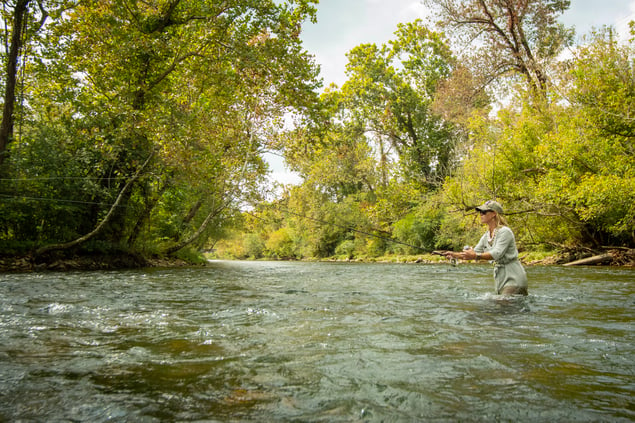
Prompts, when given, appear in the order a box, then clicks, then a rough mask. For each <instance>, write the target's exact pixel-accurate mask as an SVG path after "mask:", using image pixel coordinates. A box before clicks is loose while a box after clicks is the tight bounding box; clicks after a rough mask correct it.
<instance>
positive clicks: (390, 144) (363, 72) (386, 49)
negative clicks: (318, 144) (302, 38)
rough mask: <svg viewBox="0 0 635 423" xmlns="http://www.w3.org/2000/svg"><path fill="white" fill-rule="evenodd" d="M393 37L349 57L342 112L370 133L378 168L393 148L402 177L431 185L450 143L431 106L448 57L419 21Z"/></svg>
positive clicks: (443, 167)
mask: <svg viewBox="0 0 635 423" xmlns="http://www.w3.org/2000/svg"><path fill="white" fill-rule="evenodd" d="M395 35H396V39H395V40H394V41H391V42H390V43H389V44H387V45H384V46H382V47H381V48H378V47H377V46H375V45H372V44H365V45H360V46H358V47H355V48H354V49H353V50H351V51H350V52H349V53H348V59H349V63H348V65H347V68H346V69H347V74H348V76H349V79H348V80H347V81H346V83H345V84H344V85H343V86H342V90H341V107H342V109H343V111H344V113H345V117H346V119H348V121H349V122H351V124H352V125H356V126H358V127H359V128H360V129H361V130H362V131H363V132H371V133H372V134H374V136H375V139H376V140H377V143H378V149H379V151H380V155H381V157H380V160H381V162H382V164H383V163H384V162H385V161H386V158H385V157H386V156H389V155H390V151H389V149H390V148H392V149H394V152H395V153H396V155H397V157H398V158H399V160H400V167H401V169H402V171H403V173H404V175H405V176H406V177H407V178H414V179H416V180H419V181H420V183H422V184H423V185H427V186H436V185H437V184H438V183H439V182H440V181H441V180H442V179H443V178H444V177H445V175H447V172H448V171H449V165H450V162H451V156H452V150H453V143H452V139H451V133H452V132H451V126H450V125H448V124H447V122H444V121H443V119H442V118H441V117H440V116H439V115H436V114H435V113H433V112H432V109H431V105H432V102H433V100H434V97H435V92H436V89H437V87H438V86H439V83H440V82H441V81H443V80H444V79H445V78H447V77H448V76H449V74H450V72H451V69H452V65H453V57H452V54H451V52H450V50H449V47H448V46H447V44H446V43H445V41H444V39H443V37H442V35H441V34H438V33H435V32H432V31H430V30H428V29H427V28H426V27H424V26H423V25H422V23H421V21H415V22H413V23H409V24H400V25H399V27H398V30H397V31H396V33H395Z"/></svg>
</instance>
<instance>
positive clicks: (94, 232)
mask: <svg viewBox="0 0 635 423" xmlns="http://www.w3.org/2000/svg"><path fill="white" fill-rule="evenodd" d="M153 155H154V154H150V156H149V157H148V158H147V160H146V161H145V163H143V165H142V166H141V167H140V168H139V169H138V170H137V172H136V173H135V174H134V175H133V176H132V178H130V180H128V182H126V185H124V187H123V188H122V189H121V191H120V192H119V195H118V196H117V199H116V200H115V202H114V203H113V204H112V206H110V210H109V211H108V213H107V214H106V216H105V217H104V218H103V220H102V221H101V222H99V224H98V225H97V226H96V227H95V229H93V230H92V231H91V232H89V233H87V234H86V235H83V236H81V237H79V238H77V239H75V240H73V241H69V242H65V243H62V244H52V245H45V246H44V247H41V248H39V249H37V250H36V251H35V254H34V255H35V256H41V255H42V254H44V253H48V252H50V251H56V250H67V249H69V248H72V247H74V246H76V245H79V244H82V243H84V242H86V241H88V240H89V239H91V238H93V237H94V236H95V235H97V234H98V233H99V232H100V231H101V230H102V229H103V228H104V226H106V224H107V223H108V222H109V221H110V219H111V218H112V216H113V215H114V212H115V210H116V209H117V207H118V206H119V204H120V203H121V200H122V199H123V198H124V195H125V194H126V192H127V191H128V189H129V188H130V187H131V186H132V184H133V183H134V182H135V181H136V180H137V179H139V176H141V173H142V171H143V169H145V167H146V166H147V164H148V163H149V162H150V159H151V158H152V156H153Z"/></svg>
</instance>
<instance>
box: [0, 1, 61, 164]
mask: <svg viewBox="0 0 635 423" xmlns="http://www.w3.org/2000/svg"><path fill="white" fill-rule="evenodd" d="M31 3H35V2H34V1H31V0H16V1H15V3H14V5H13V12H12V13H11V14H7V13H6V9H4V10H3V12H5V13H2V15H1V19H2V22H4V24H5V25H4V28H5V29H6V32H5V34H4V37H3V38H4V39H5V46H6V45H7V44H8V45H9V47H8V49H7V48H6V47H5V52H6V53H7V55H6V69H5V73H4V76H5V85H4V103H3V107H2V122H1V123H0V165H2V163H3V162H4V159H5V157H6V154H7V146H8V145H9V143H10V142H11V141H12V140H13V135H14V134H13V132H14V131H13V129H14V122H15V103H16V84H17V76H18V69H19V68H18V61H19V58H20V52H21V51H23V50H24V49H25V47H26V45H25V44H27V43H28V42H29V38H32V37H33V36H34V34H35V33H37V31H39V30H40V29H41V28H42V26H43V25H44V22H45V21H46V19H47V18H48V12H47V8H48V6H49V5H48V4H47V3H48V2H46V1H43V0H40V1H38V2H37V6H38V9H37V11H35V12H34V13H32V14H31V13H29V6H30V4H31ZM7 4H8V2H4V6H6V5H7ZM52 6H55V7H57V8H64V7H65V6H64V2H56V3H54V4H53V5H52ZM9 19H11V24H10V25H8V24H7V21H8V20H9ZM32 27H33V28H32ZM8 40H10V41H8ZM7 41H8V42H7Z"/></svg>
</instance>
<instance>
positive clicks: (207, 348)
mask: <svg viewBox="0 0 635 423" xmlns="http://www.w3.org/2000/svg"><path fill="white" fill-rule="evenodd" d="M491 272H492V269H491V267H490V266H488V265H467V264H466V265H463V264H461V265H459V266H455V267H453V266H450V265H445V264H438V265H422V264H416V265H415V264H408V265H406V264H357V263H296V262H213V263H211V264H210V266H209V267H197V268H176V269H143V270H126V271H108V272H65V273H61V272H60V273H55V272H43V273H28V274H27V273H24V274H0V421H7V422H9V421H25V422H31V421H36V422H44V421H46V422H68V421H76V422H78V421H79V422H106V421H109V422H112V421H114V422H163V421H170V422H172V421H206V422H265V421H278V422H291V421H293V422H358V421H359V422H364V421H368V422H375V421H388V422H401V421H403V422H415V421H435V422H445V421H448V422H453V421H467V422H471V421H488V422H489V421H510V422H511V421H514V422H516V421H523V422H534V421H535V422H547V421H548V422H559V421H561V422H574V421H575V422H597V421H610V422H632V421H635V403H634V400H633V398H634V397H635V334H634V331H633V329H634V328H633V321H634V317H635V312H634V309H635V272H634V271H633V270H632V269H614V268H590V267H589V268H570V267H557V266H554V267H529V268H528V269H527V273H528V275H529V279H530V287H529V291H530V295H529V296H528V297H524V298H513V299H503V298H500V297H498V296H495V295H492V291H493V280H492V275H491Z"/></svg>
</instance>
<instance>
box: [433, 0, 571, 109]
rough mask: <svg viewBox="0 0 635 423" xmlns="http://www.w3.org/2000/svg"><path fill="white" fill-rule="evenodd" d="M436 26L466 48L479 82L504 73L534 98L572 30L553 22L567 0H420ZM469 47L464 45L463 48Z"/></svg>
mask: <svg viewBox="0 0 635 423" xmlns="http://www.w3.org/2000/svg"><path fill="white" fill-rule="evenodd" d="M425 2H426V4H428V5H429V6H431V7H435V8H436V9H437V11H438V13H439V15H440V22H439V23H440V25H441V26H442V27H444V28H447V29H448V30H449V32H450V33H452V34H453V35H455V38H456V39H457V42H458V43H459V44H460V45H462V46H463V48H462V49H461V50H462V51H465V52H468V53H466V55H467V56H469V58H470V59H471V63H470V65H469V67H470V69H471V70H472V71H473V72H474V73H475V74H477V75H480V77H481V78H482V80H483V81H484V83H486V84H491V83H495V82H499V81H498V79H499V78H501V77H504V76H510V75H511V76H514V75H520V76H522V77H524V79H525V81H526V83H527V86H528V87H529V89H530V91H531V92H532V93H533V94H535V95H537V96H538V97H540V98H543V97H544V96H545V95H546V92H547V88H548V82H549V80H548V79H549V78H548V73H547V69H548V66H549V65H550V64H551V63H552V62H553V61H554V59H555V58H556V57H557V56H558V54H559V53H560V52H561V51H562V49H563V48H564V47H565V46H566V45H567V44H568V43H569V42H570V41H571V38H572V36H573V33H572V31H571V30H568V29H565V28H564V26H563V25H562V24H560V23H559V22H558V21H557V17H558V15H559V14H561V13H562V12H564V11H565V10H566V9H568V7H569V5H570V0H425ZM468 46H469V48H465V47H468Z"/></svg>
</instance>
